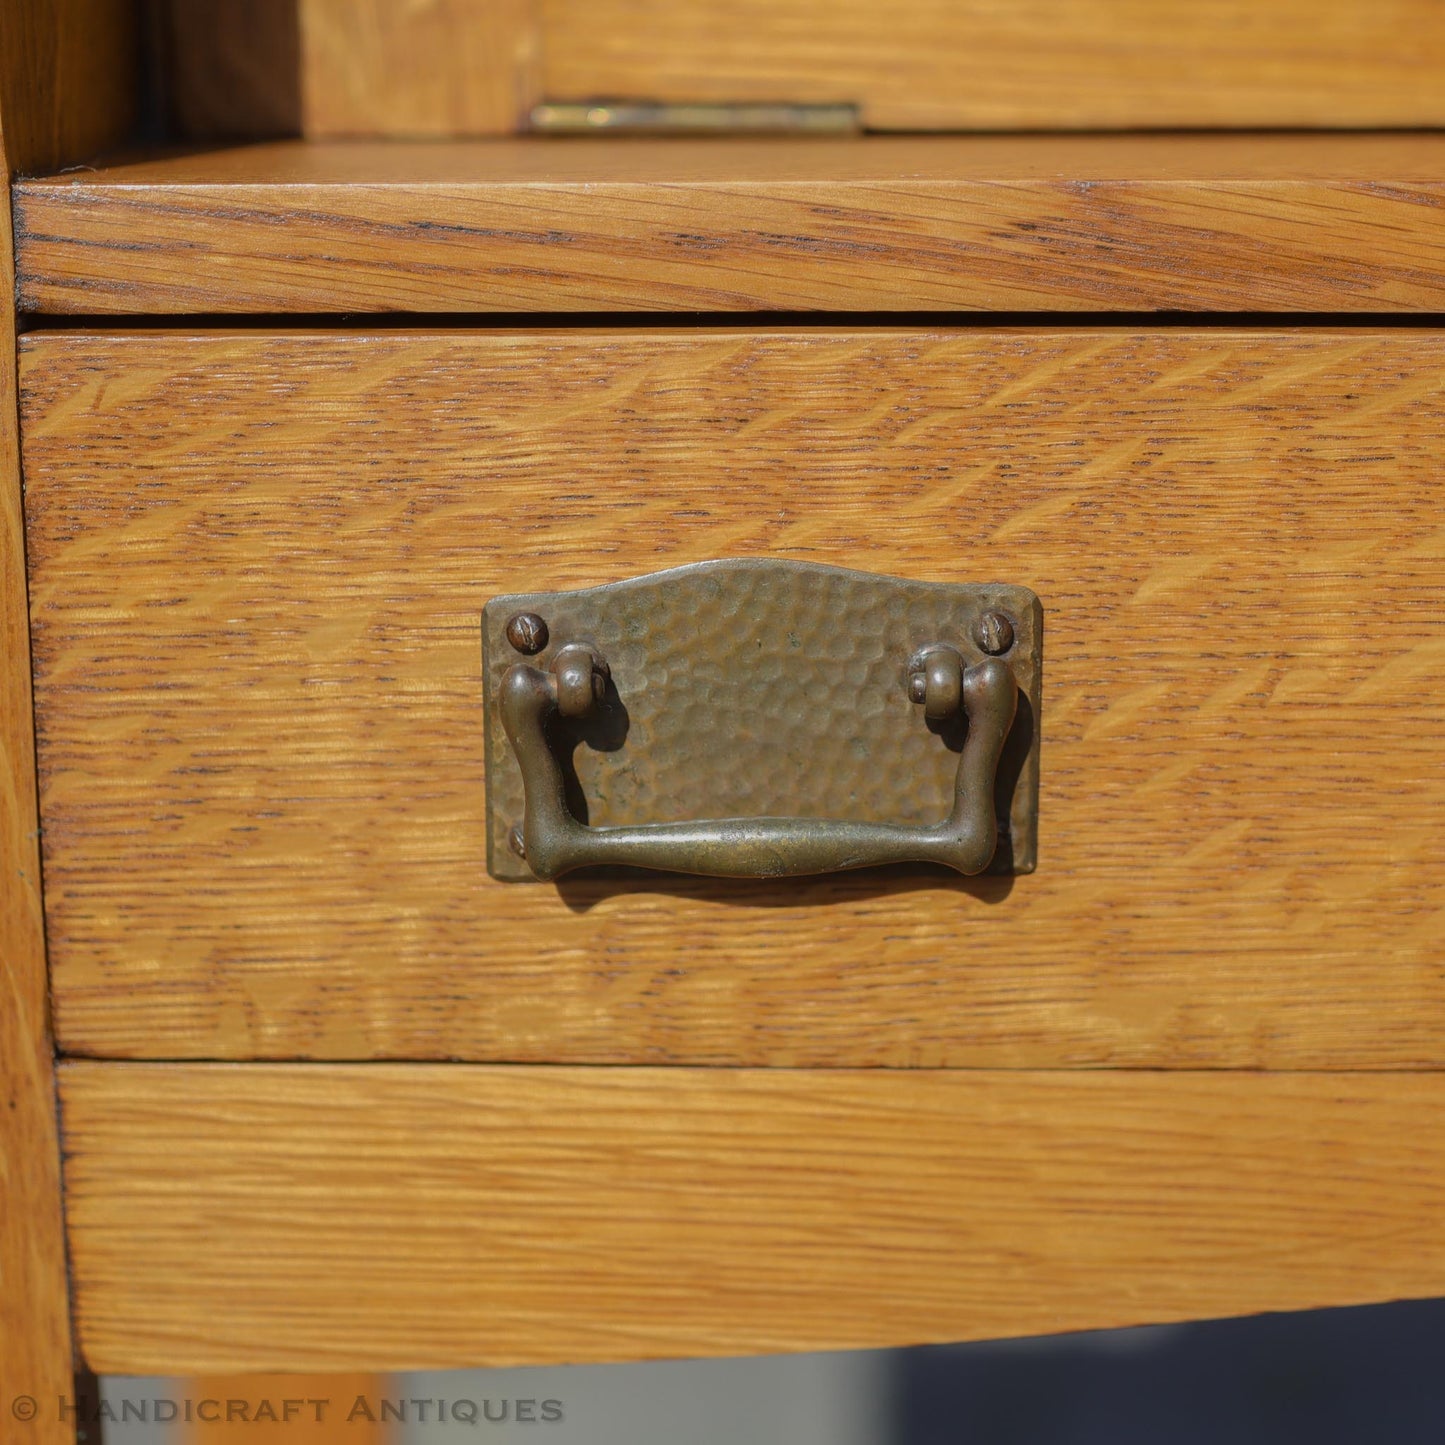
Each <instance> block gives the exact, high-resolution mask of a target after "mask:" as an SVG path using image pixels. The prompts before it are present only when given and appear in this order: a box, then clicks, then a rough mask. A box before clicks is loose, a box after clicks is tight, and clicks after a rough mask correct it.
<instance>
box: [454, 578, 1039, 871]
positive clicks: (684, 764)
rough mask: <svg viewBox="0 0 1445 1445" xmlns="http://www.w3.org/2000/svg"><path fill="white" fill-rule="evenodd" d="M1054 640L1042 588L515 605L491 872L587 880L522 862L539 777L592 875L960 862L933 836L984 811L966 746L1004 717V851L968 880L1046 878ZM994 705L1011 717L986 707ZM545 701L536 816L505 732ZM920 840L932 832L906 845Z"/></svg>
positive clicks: (743, 585)
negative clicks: (1044, 684)
mask: <svg viewBox="0 0 1445 1445" xmlns="http://www.w3.org/2000/svg"><path fill="white" fill-rule="evenodd" d="M1042 638H1043V618H1042V610H1041V608H1040V605H1039V600H1038V598H1037V597H1036V596H1035V595H1034V594H1033V593H1032V592H1031V591H1029V590H1028V589H1027V588H1025V587H1017V586H1008V585H1003V584H986V585H977V586H975V585H962V584H955V583H938V582H915V581H909V580H904V579H899V578H893V577H880V576H874V575H871V574H868V573H863V572H854V571H849V570H845V569H843V568H838V567H823V566H818V565H815V564H812V563H806V562H794V561H786V560H772V559H758V558H751V559H743V560H735V561H719V562H701V563H697V564H695V565H693V566H688V567H679V568H675V569H673V570H671V571H667V572H658V573H653V574H651V575H649V576H645V577H633V578H629V579H627V580H625V581H620V582H613V583H608V584H607V585H605V586H601V587H593V588H588V589H586V590H584V591H574V592H530V593H518V594H514V595H510V596H503V597H494V598H493V599H492V600H491V601H490V602H488V603H487V605H486V608H485V610H484V612H483V616H482V668H483V674H484V689H485V691H484V697H485V733H486V737H485V747H486V774H487V813H488V840H487V841H488V847H487V866H488V870H489V871H490V873H491V874H492V876H493V877H495V878H501V879H511V880H518V881H521V880H533V879H535V878H536V877H537V876H538V874H539V872H540V873H541V874H542V876H551V875H552V873H554V872H560V871H565V868H566V867H573V866H579V864H578V861H577V857H576V856H575V855H576V851H577V850H575V849H574V850H572V854H569V858H570V859H571V861H567V862H565V864H564V865H563V866H556V865H555V864H554V863H553V862H550V861H549V862H548V863H547V864H546V866H543V865H542V864H540V863H539V862H538V860H537V858H536V857H534V858H533V859H532V860H531V861H530V862H529V860H528V858H527V857H526V856H524V855H525V853H526V851H527V850H526V829H525V828H524V819H527V820H528V821H529V823H530V826H531V829H532V834H533V837H534V840H535V841H537V843H538V844H539V845H540V840H541V838H542V833H541V831H540V830H541V824H540V823H539V821H538V817H539V815H540V813H541V812H542V811H543V810H542V809H541V807H540V806H539V804H538V800H537V798H536V797H535V793H536V792H538V791H543V790H545V788H546V787H548V786H551V785H550V784H546V783H545V782H544V781H539V777H540V774H539V773H538V772H537V771H535V770H536V769H538V768H539V767H540V771H541V772H542V773H546V774H548V775H549V776H550V777H551V778H552V783H553V784H555V787H554V788H553V791H554V792H556V791H557V790H560V792H561V793H562V794H565V805H564V806H561V805H559V806H556V807H554V808H553V813H554V814H555V815H556V816H557V817H559V818H561V819H563V820H564V823H565V826H566V829H567V831H569V832H571V833H572V834H574V835H575V837H576V838H581V839H584V840H586V841H587V842H588V843H589V844H593V845H596V846H588V847H587V848H585V849H584V850H583V851H584V852H585V853H586V854H587V855H588V856H586V857H585V858H582V859H581V862H582V863H583V864H590V863H594V862H602V861H612V859H611V857H610V856H609V854H608V848H606V847H603V846H601V845H604V844H605V845H613V844H617V845H622V844H625V843H627V842H630V843H632V844H633V845H636V846H634V848H633V850H632V856H635V857H637V858H642V859H644V860H645V861H646V866H648V867H664V868H669V867H670V868H675V869H677V870H678V871H684V872H709V873H719V874H729V875H738V874H745V875H747V876H759V875H770V874H773V873H804V872H818V871H830V870H831V869H832V868H835V867H850V868H851V867H858V866H866V865H867V864H868V863H869V862H874V861H877V862H897V861H900V860H902V859H905V858H907V857H909V856H911V854H912V853H913V852H917V853H918V855H919V857H920V858H929V857H935V856H937V857H940V858H941V857H942V855H941V854H940V853H939V850H938V848H937V847H933V848H925V847H922V846H921V845H922V842H923V841H924V840H927V839H935V840H936V839H937V837H938V836H939V834H938V830H939V829H940V827H942V826H943V825H942V824H941V823H940V820H947V819H948V817H949V815H950V810H951V809H954V810H955V811H957V809H958V808H961V807H963V806H964V805H965V804H967V803H968V802H969V800H968V799H965V798H964V796H963V795H964V793H965V791H966V789H965V788H964V776H965V773H967V772H968V756H967V751H966V749H967V748H968V747H969V744H968V738H969V735H970V733H973V734H975V737H974V744H973V746H974V748H975V749H977V748H978V747H980V746H982V745H983V738H982V737H981V732H982V729H983V728H984V727H985V726H986V725H987V724H986V721H985V719H988V718H991V719H992V724H994V725H997V730H998V733H999V737H998V738H997V739H995V740H994V743H993V745H992V746H991V748H990V749H989V752H990V758H989V761H988V765H987V767H988V771H987V776H986V778H985V782H984V784H983V790H984V791H985V794H986V793H987V791H989V790H990V785H991V795H992V816H991V817H987V822H988V824H989V828H988V838H987V840H986V843H985V847H984V851H983V852H982V853H979V852H978V850H977V846H976V845H977V842H978V840H977V838H974V840H973V845H972V846H973V851H974V854H975V856H974V858H973V861H972V862H971V863H970V864H969V865H967V866H965V865H964V864H963V863H960V862H953V866H955V867H958V868H959V869H960V871H964V872H977V871H989V872H995V873H1027V872H1031V871H1032V870H1033V868H1034V863H1035V856H1036V842H1037V826H1036V814H1037V806H1038V754H1039V704H1040V684H1041V650H1042ZM950 678H951V679H952V681H951V682H950ZM509 690H510V694H511V699H512V700H511V704H510V706H511V707H512V715H511V717H510V724H509V721H508V719H507V718H504V716H503V714H504V705H503V700H504V694H505V693H507V692H508V691H509ZM985 693H988V695H989V697H991V698H992V701H991V702H988V703H987V704H986V705H985V704H980V706H979V707H977V708H976V707H974V705H973V702H972V701H970V699H972V698H974V697H977V698H983V697H984V696H985ZM1005 694H1006V696H1005ZM528 696H530V697H532V698H533V700H534V702H535V703H536V704H537V706H536V708H535V709H534V710H533V712H532V714H531V715H530V716H531V718H532V722H530V723H528V724H526V725H525V726H532V725H533V724H535V726H536V727H537V729H538V731H539V733H540V734H541V735H544V737H545V747H546V749H547V752H546V755H545V756H543V761H542V763H541V764H540V765H539V764H537V763H535V762H534V763H533V764H532V766H533V768H534V773H533V775H532V786H533V789H534V798H533V808H532V813H531V815H530V817H529V815H528V814H527V799H526V790H525V788H524V786H523V773H522V768H521V765H520V764H519V761H518V756H519V750H520V753H521V754H522V755H527V746H526V744H527V738H526V737H525V736H523V737H522V738H521V739H520V741H519V739H518V738H517V737H516V736H514V737H513V738H512V739H510V740H509V738H508V735H507V726H508V725H510V726H511V727H512V730H513V733H514V734H517V733H518V732H519V730H522V731H523V732H524V731H525V728H524V724H522V723H519V722H518V720H517V718H518V716H519V714H518V713H517V711H516V709H517V707H518V706H519V705H523V706H524V707H525V703H526V698H527V697H528ZM519 699H520V700H521V701H520V704H519ZM965 704H967V706H965ZM990 708H991V709H992V711H991V712H990V711H989V709H990ZM514 745H515V746H514ZM540 746H541V744H540V743H538V744H537V745H535V746H533V748H532V752H531V756H532V757H533V758H534V759H535V758H536V757H538V756H542V755H541V753H540ZM961 761H962V764H963V766H961ZM974 771H975V772H977V771H978V770H977V768H975V769H974ZM956 795H957V797H956ZM553 802H554V803H556V802H557V799H556V798H554V799H553ZM972 802H973V805H974V806H976V807H977V808H978V809H981V810H982V811H983V813H984V814H985V816H987V811H988V810H987V808H986V807H985V806H984V800H983V799H982V798H976V799H974V800H972ZM995 821H996V824H997V834H996V841H995V835H994V831H993V825H994V823H995ZM578 824H580V825H583V826H582V827H581V828H580V829H579V828H577V827H576V826H575V825H578ZM686 824H696V825H697V826H696V827H683V826H679V825H686ZM810 824H811V825H814V826H811V827H810V826H809V825H810ZM705 825H706V826H705ZM849 829H852V830H853V831H852V834H850V833H849ZM905 829H906V830H917V831H916V832H910V834H908V835H907V837H903V838H902V839H901V840H900V835H902V834H903V830H905ZM974 831H975V833H976V832H977V831H978V830H974ZM854 835H856V837H857V838H858V839H861V840H862V841H863V843H865V844H867V843H869V841H870V840H871V845H872V846H873V848H874V851H875V852H877V851H878V844H879V840H880V839H881V840H882V850H881V852H879V853H878V856H874V855H873V853H868V852H866V850H863V849H860V848H854V847H852V846H850V844H851V840H852V837H853V836H854ZM669 837H670V838H674V839H676V840H677V843H678V847H679V850H680V851H679V853H678V859H677V860H676V861H674V860H673V859H672V858H671V857H670V856H668V854H667V852H666V849H665V848H664V846H663V845H664V844H665V843H666V841H667V839H668V838H669ZM908 837H916V838H917V839H918V840H920V846H919V847H918V848H915V849H912V850H910V849H909V848H908V847H907V846H906V843H907V840H908ZM779 840H781V842H780V841H779ZM775 845H776V846H775ZM749 849H751V851H750V852H749V851H747V850H749ZM549 851H550V850H549ZM967 851H968V850H967V849H965V852H967ZM535 852H540V846H538V847H537V848H535V849H534V853H535ZM617 852H618V858H617V861H632V856H625V855H627V854H628V850H627V848H626V847H619V848H618V849H617ZM593 854H596V855H597V856H595V857H594V856H592V855H593ZM699 859H701V860H702V861H701V863H699V862H698V860H699ZM758 860H762V861H761V862H759V861H758ZM949 861H952V856H951V855H950V858H949ZM534 870H535V871H534Z"/></svg>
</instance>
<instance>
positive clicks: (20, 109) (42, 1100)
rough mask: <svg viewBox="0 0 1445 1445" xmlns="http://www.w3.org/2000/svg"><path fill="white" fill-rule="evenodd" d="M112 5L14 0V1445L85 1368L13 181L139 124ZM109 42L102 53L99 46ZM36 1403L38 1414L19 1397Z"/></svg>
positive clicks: (39, 1437) (2, 1363)
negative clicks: (34, 665)
mask: <svg viewBox="0 0 1445 1445" xmlns="http://www.w3.org/2000/svg"><path fill="white" fill-rule="evenodd" d="M125 12H126V7H124V6H122V5H120V4H118V3H111V0H51V3H40V0H12V3H8V4H4V5H0V1445H20V1442H24V1445H64V1442H67V1441H73V1440H74V1428H73V1426H67V1424H66V1423H65V1422H64V1421H63V1420H62V1419H61V1418H60V1416H59V1413H58V1412H57V1410H56V1409H55V1406H54V1402H55V1401H57V1400H59V1399H61V1398H64V1397H71V1396H73V1395H74V1392H75V1376H74V1367H73V1356H72V1349H71V1336H70V1306H69V1297H68V1285H67V1279H66V1260H65V1243H64V1236H63V1228H62V1217H61V1203H60V1147H59V1141H58V1139H57V1134H56V1117H55V1115H56V1098H55V1081H54V1045H53V1043H52V1040H51V1032H50V1009H49V1000H48V992H47V979H46V960H45V938H44V929H43V920H42V911H41V897H40V849H39V843H38V839H39V815H38V811H37V799H36V786H35V741H34V732H33V725H32V712H31V690H30V632H29V621H28V614H27V603H26V568H25V540H24V525H23V520H22V501H21V478H20V445H19V428H18V415H17V409H16V407H17V396H16V352H15V311H14V306H13V297H14V281H15V270H14V256H13V252H12V247H11V236H12V231H11V224H10V180H11V177H12V176H13V175H14V174H15V173H16V172H18V171H23V170H27V169H44V168H48V167H53V166H56V165H62V164H67V163H69V162H72V161H75V160H78V159H81V158H82V157H83V156H85V155H86V154H88V153H90V152H91V151H92V150H93V149H97V148H103V147H104V146H106V145H110V144H114V143H115V141H116V140H117V139H118V138H119V136H120V134H121V133H122V131H123V130H124V128H125V126H126V125H127V124H128V123H129V108H128V103H127V98H126V96H127V92H126V86H125V82H124V79H123V78H122V77H123V75H124V70H125V66H126V64H127V57H128V56H129V55H130V54H131V53H133V52H132V51H131V50H130V49H129V46H130V43H131V42H132V41H133V39H134V37H133V35H132V34H131V32H130V31H129V29H128V19H127V15H126V13H125ZM92 39H93V40H96V41H98V42H99V43H100V44H101V45H102V46H107V48H105V49H104V50H103V51H102V52H101V53H99V54H94V53H92V52H91V51H90V49H89V46H88V44H87V41H88V40H92ZM22 1396H25V1397H29V1398H33V1399H34V1400H36V1401H37V1402H38V1405H37V1409H38V1413H37V1415H36V1418H35V1419H33V1420H27V1419H26V1418H25V1417H24V1413H23V1409H22V1410H17V1409H16V1406H17V1404H19V1403H20V1399H19V1397H22Z"/></svg>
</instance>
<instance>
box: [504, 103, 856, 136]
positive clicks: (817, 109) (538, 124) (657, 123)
mask: <svg viewBox="0 0 1445 1445" xmlns="http://www.w3.org/2000/svg"><path fill="white" fill-rule="evenodd" d="M531 125H532V129H533V130H534V131H544V132H547V133H549V134H553V135H582V134H586V133H589V132H593V131H606V132H609V133H612V134H615V133H617V132H625V131H641V132H645V133H647V134H649V135H655V134H659V133H665V134H675V135H697V134H707V135H713V134H723V135H726V134H732V133H737V132H743V133H749V134H758V133H782V134H786V135H844V134H847V133H849V132H852V131H858V130H861V129H862V125H861V122H860V120H859V117H858V107H857V106H856V105H853V104H851V103H849V104H846V105H833V104H828V105H795V104H791V103H787V104H776V103H772V102H761V103H759V102H754V101H741V102H738V103H736V104H728V105H704V104H685V105H662V104H656V103H654V102H652V101H636V100H599V101H592V102H573V101H543V102H542V104H540V105H536V106H533V107H532V115H531Z"/></svg>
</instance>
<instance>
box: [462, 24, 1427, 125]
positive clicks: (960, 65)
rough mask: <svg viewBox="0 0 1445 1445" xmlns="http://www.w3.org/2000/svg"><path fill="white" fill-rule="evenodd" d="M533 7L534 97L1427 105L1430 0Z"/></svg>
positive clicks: (1323, 115) (1381, 111)
mask: <svg viewBox="0 0 1445 1445" xmlns="http://www.w3.org/2000/svg"><path fill="white" fill-rule="evenodd" d="M471 3H472V4H473V5H475V6H477V7H478V8H481V7H484V6H485V5H486V3H487V0H471ZM541 18H542V26H543V33H544V51H545V68H544V77H543V89H544V92H545V95H546V98H547V99H549V100H584V101H585V100H591V99H594V98H596V97H599V96H601V97H609V96H615V97H624V98H645V99H654V100H670V101H688V100H708V101H721V102H728V101H737V100H798V101H821V102H830V101H853V102H855V103H857V104H858V105H859V107H860V109H861V112H862V116H863V119H864V121H865V123H866V124H868V125H869V126H872V127H875V128H879V129H884V130H890V129H892V130H929V129H941V130H960V129H962V130H972V129H1003V130H1054V129H1060V128H1070V127H1074V128H1082V129H1098V128H1107V127H1121V128H1140V127H1143V128H1160V127H1170V126H1183V127H1210V126H1279V127H1290V126H1325V127H1351V126H1432V125H1434V126H1438V125H1440V124H1442V122H1445V87H1442V86H1441V84H1440V76H1441V74H1442V73H1445V11H1442V10H1441V8H1440V6H1439V5H1438V4H1435V3H1434V0H1384V3H1381V4H1377V5H1372V6H1367V5H1361V4H1358V3H1356V0H1270V3H1268V4H1265V5H1260V4H1256V3H1253V0H1210V3H1209V4H1205V5H1201V4H1198V3H1193V0H1008V3H1007V4H1000V3H998V0H891V3H889V4H886V5H880V4H877V3H876V0H827V3H826V4H823V3H820V0H729V3H728V4H726V5H718V4H717V3H715V0H542V3H541Z"/></svg>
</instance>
